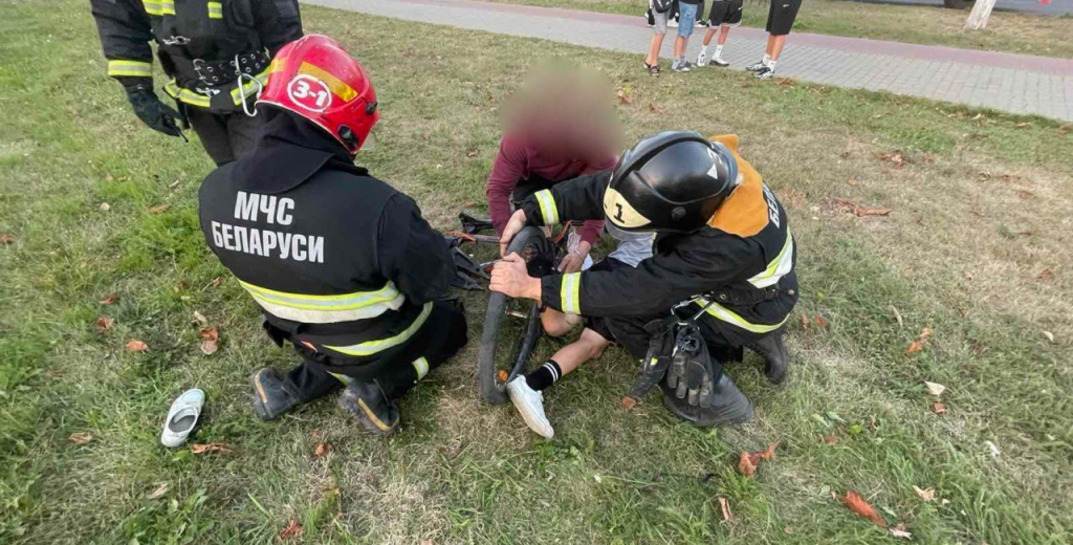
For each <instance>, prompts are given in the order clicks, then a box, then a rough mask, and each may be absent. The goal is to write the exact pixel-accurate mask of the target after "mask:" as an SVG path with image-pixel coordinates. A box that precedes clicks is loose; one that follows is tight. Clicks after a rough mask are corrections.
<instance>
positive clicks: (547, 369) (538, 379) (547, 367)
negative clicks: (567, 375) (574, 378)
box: [525, 360, 563, 391]
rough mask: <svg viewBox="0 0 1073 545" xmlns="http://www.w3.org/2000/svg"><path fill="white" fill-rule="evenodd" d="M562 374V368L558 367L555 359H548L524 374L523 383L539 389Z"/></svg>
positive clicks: (549, 384) (548, 384)
mask: <svg viewBox="0 0 1073 545" xmlns="http://www.w3.org/2000/svg"><path fill="white" fill-rule="evenodd" d="M562 376H563V370H562V369H559V364H558V363H556V362H555V360H548V361H546V362H544V365H541V366H540V367H538V368H537V369H536V370H535V371H533V372H532V373H529V374H528V375H525V383H526V384H528V385H529V387H530V388H532V389H534V390H537V391H540V390H543V389H545V388H547V387H548V386H551V385H552V384H555V381H557V380H559V379H560V378H561V377H562Z"/></svg>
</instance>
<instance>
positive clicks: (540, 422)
mask: <svg viewBox="0 0 1073 545" xmlns="http://www.w3.org/2000/svg"><path fill="white" fill-rule="evenodd" d="M507 394H508V395H509V396H510V401H511V403H513V404H514V408H515V409H518V413H519V414H521V415H522V420H524V421H525V425H526V426H529V429H531V430H533V432H534V433H536V434H537V435H539V436H541V437H544V438H547V439H551V438H552V437H554V436H555V430H554V429H552V427H551V422H548V417H547V416H545V415H544V394H542V393H541V392H538V391H536V390H534V389H532V388H530V387H529V384H527V383H526V382H525V377H523V376H517V377H514V380H512V381H510V383H508V384H507Z"/></svg>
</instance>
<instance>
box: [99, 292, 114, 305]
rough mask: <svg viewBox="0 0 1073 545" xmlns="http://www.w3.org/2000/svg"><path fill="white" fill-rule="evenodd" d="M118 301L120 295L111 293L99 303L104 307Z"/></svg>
mask: <svg viewBox="0 0 1073 545" xmlns="http://www.w3.org/2000/svg"><path fill="white" fill-rule="evenodd" d="M118 300H119V294H118V293H109V294H108V295H105V296H104V299H101V300H100V301H98V303H100V304H102V305H111V304H114V303H115V302H116V301H118Z"/></svg>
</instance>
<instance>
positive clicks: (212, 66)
mask: <svg viewBox="0 0 1073 545" xmlns="http://www.w3.org/2000/svg"><path fill="white" fill-rule="evenodd" d="M168 60H169V61H170V64H171V65H172V67H173V68H174V74H175V76H176V79H175V80H172V81H171V82H169V83H168V84H167V85H165V87H164V91H165V92H166V93H167V94H168V95H169V96H171V97H172V98H174V99H175V100H176V101H178V102H181V103H184V104H187V105H190V106H197V107H200V108H206V109H210V110H213V111H216V112H229V111H233V110H235V109H236V107H239V106H241V108H242V110H243V111H244V112H246V115H249V116H253V115H256V112H254V111H253V108H252V102H253V100H249V97H250V96H254V100H256V95H259V94H260V92H261V89H262V88H263V87H264V85H265V83H267V80H268V67H269V65H270V64H271V60H272V59H271V57H269V56H268V54H267V53H266V52H264V51H253V52H249V53H238V54H236V55H234V56H233V57H232V58H230V59H225V60H218V61H207V60H205V59H191V58H187V57H183V56H181V55H171V56H169V57H168Z"/></svg>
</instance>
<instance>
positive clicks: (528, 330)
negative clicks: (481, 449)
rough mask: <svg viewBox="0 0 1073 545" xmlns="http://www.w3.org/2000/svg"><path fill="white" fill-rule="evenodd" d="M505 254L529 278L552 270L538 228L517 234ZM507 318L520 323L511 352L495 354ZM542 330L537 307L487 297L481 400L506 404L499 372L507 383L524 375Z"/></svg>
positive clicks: (548, 247)
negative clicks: (518, 259) (516, 259)
mask: <svg viewBox="0 0 1073 545" xmlns="http://www.w3.org/2000/svg"><path fill="white" fill-rule="evenodd" d="M507 253H508V254H510V253H517V254H518V255H520V256H522V258H523V259H525V261H526V265H527V267H528V269H529V274H530V275H532V276H543V275H545V274H548V273H549V272H551V271H552V270H553V266H552V265H553V261H554V259H555V246H554V244H552V242H551V241H550V240H548V238H547V237H546V236H544V231H543V230H541V229H540V228H539V227H533V226H529V227H526V228H524V229H522V230H521V231H519V232H518V234H517V235H515V236H514V239H513V240H511V241H510V244H509V245H508V246H507ZM508 314H510V315H512V316H517V317H520V318H522V319H523V320H524V323H523V324H521V327H520V331H519V333H520V334H521V336H520V337H519V338H518V340H517V342H515V343H514V350H512V351H510V353H509V354H506V356H507V357H504V356H505V354H504V353H505V352H506V351H502V350H499V345H500V344H502V342H503V341H504V337H505V336H506V332H507V331H508V330H509V329H514V328H508V327H507V325H506V322H507V321H508ZM543 332H544V330H543V328H542V326H541V325H540V310H539V305H538V304H537V303H534V302H531V301H522V300H512V299H510V298H509V297H507V296H506V295H503V294H502V293H496V292H492V293H491V295H489V296H488V308H487V310H485V313H484V329H483V331H482V332H481V347H480V351H479V353H478V355H477V381H478V383H479V386H480V391H481V398H482V399H484V400H485V401H486V402H488V403H491V404H493V405H498V404H500V403H504V402H506V400H507V392H506V386H507V384H506V382H507V381H503V380H500V379H501V377H500V371H505V372H506V373H507V380H508V381H509V380H510V379H512V378H514V376H516V375H517V374H518V373H522V372H524V369H525V364H526V363H527V362H528V361H529V356H530V355H532V353H533V349H534V348H535V347H536V344H537V341H538V340H539V339H540V336H541V335H542V334H543Z"/></svg>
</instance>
